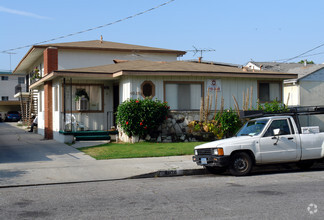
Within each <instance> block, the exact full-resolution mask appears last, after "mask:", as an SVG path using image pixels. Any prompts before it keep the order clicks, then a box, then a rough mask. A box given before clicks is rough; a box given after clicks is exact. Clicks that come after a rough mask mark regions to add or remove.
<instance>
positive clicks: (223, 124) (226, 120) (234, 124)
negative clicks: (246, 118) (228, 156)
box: [215, 109, 242, 137]
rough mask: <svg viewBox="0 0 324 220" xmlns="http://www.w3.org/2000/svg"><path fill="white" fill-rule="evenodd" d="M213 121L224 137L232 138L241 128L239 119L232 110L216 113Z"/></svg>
mask: <svg viewBox="0 0 324 220" xmlns="http://www.w3.org/2000/svg"><path fill="white" fill-rule="evenodd" d="M215 121H217V122H218V124H219V125H220V131H221V132H222V133H223V134H224V135H226V137H232V136H233V135H234V134H235V133H236V132H237V131H238V130H239V129H240V128H241V126H242V122H241V120H240V117H239V116H238V115H237V113H236V112H235V111H233V110H232V109H228V110H224V111H223V112H222V113H221V112H218V113H217V114H216V116H215Z"/></svg>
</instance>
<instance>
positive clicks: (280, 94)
mask: <svg viewBox="0 0 324 220" xmlns="http://www.w3.org/2000/svg"><path fill="white" fill-rule="evenodd" d="M257 83H258V100H259V102H260V103H267V102H272V101H273V100H269V101H262V100H260V84H261V83H268V84H269V87H270V84H271V83H278V84H279V90H280V91H279V96H280V100H277V101H278V102H282V90H283V87H282V81H279V80H270V81H269V80H258V81H257ZM269 92H271V91H270V90H269ZM269 95H270V94H269Z"/></svg>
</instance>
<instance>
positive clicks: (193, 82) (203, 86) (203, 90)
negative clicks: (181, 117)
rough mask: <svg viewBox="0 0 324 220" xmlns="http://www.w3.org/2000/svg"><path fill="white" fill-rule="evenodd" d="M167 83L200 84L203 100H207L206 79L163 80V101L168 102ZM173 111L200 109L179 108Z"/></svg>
mask: <svg viewBox="0 0 324 220" xmlns="http://www.w3.org/2000/svg"><path fill="white" fill-rule="evenodd" d="M166 84H189V85H190V84H199V85H201V98H202V99H203V102H205V100H204V97H205V82H204V81H163V101H164V102H166V90H165V86H166ZM171 110H172V111H199V110H200V107H199V109H187V110H179V109H171Z"/></svg>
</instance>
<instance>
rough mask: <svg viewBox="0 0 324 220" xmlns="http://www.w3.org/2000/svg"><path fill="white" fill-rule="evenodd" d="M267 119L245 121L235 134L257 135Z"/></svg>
mask: <svg viewBox="0 0 324 220" xmlns="http://www.w3.org/2000/svg"><path fill="white" fill-rule="evenodd" d="M268 121H269V120H268V119H262V120H251V121H249V122H247V123H246V124H245V125H244V126H243V127H242V128H241V129H240V130H239V132H238V133H237V134H236V136H254V135H259V134H260V133H261V132H262V130H263V128H264V126H265V125H266V124H267V123H268Z"/></svg>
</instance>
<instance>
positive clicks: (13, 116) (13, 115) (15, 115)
mask: <svg viewBox="0 0 324 220" xmlns="http://www.w3.org/2000/svg"><path fill="white" fill-rule="evenodd" d="M20 119H21V115H20V113H19V112H17V111H9V112H7V115H6V119H5V121H20Z"/></svg>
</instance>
